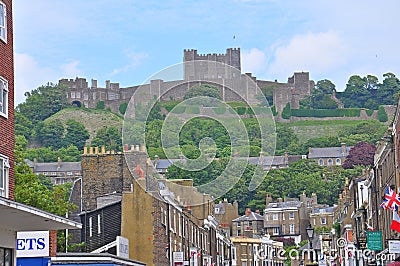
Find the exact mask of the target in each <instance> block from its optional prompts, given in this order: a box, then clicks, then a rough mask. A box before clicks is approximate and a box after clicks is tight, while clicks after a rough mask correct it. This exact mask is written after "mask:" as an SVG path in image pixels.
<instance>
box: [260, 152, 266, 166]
mask: <svg viewBox="0 0 400 266" xmlns="http://www.w3.org/2000/svg"><path fill="white" fill-rule="evenodd" d="M264 160H265V157H264V152H263V151H260V164H261V166H264Z"/></svg>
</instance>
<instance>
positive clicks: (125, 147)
mask: <svg viewBox="0 0 400 266" xmlns="http://www.w3.org/2000/svg"><path fill="white" fill-rule="evenodd" d="M128 150H129V146H128V144H124V152H127V151H128Z"/></svg>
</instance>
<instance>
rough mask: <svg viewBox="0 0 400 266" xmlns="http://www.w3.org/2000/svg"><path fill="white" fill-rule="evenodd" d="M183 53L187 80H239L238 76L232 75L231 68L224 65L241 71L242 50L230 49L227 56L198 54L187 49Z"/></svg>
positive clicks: (227, 50)
mask: <svg viewBox="0 0 400 266" xmlns="http://www.w3.org/2000/svg"><path fill="white" fill-rule="evenodd" d="M183 53H184V55H183V62H184V63H185V67H184V79H185V80H204V79H206V80H210V79H231V78H237V77H236V75H237V74H236V73H232V71H231V69H230V67H226V66H224V65H222V64H226V65H228V66H232V67H234V68H236V69H237V70H239V72H240V71H241V64H240V48H228V49H226V53H225V54H216V53H213V54H198V53H197V50H194V49H189V50H186V49H185V50H184V52H183ZM219 63H221V64H219Z"/></svg>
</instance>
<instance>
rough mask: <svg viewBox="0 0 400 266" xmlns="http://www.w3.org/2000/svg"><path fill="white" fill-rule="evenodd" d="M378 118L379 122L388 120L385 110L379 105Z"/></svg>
mask: <svg viewBox="0 0 400 266" xmlns="http://www.w3.org/2000/svg"><path fill="white" fill-rule="evenodd" d="M378 120H379V122H387V121H388V115H387V113H386V111H385V108H383V106H382V105H381V106H379V108H378Z"/></svg>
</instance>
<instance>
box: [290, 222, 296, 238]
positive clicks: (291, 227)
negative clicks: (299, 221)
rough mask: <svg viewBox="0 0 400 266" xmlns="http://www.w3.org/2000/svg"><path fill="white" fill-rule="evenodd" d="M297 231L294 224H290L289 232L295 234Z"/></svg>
mask: <svg viewBox="0 0 400 266" xmlns="http://www.w3.org/2000/svg"><path fill="white" fill-rule="evenodd" d="M294 231H295V228H294V224H290V225H289V234H291V235H293V234H294Z"/></svg>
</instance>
